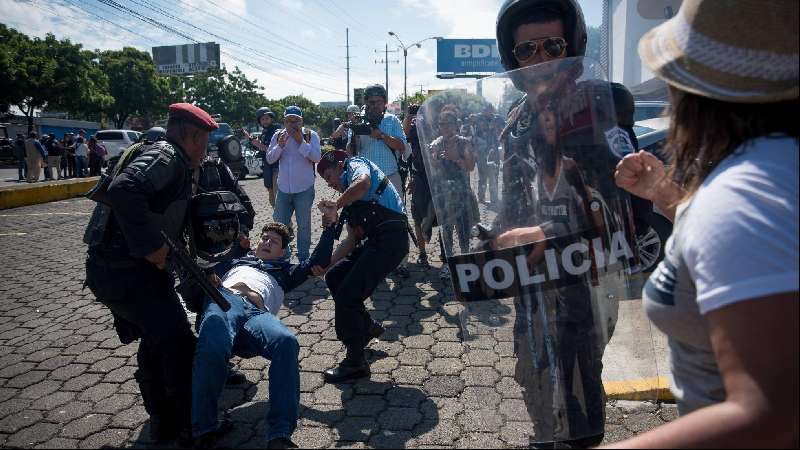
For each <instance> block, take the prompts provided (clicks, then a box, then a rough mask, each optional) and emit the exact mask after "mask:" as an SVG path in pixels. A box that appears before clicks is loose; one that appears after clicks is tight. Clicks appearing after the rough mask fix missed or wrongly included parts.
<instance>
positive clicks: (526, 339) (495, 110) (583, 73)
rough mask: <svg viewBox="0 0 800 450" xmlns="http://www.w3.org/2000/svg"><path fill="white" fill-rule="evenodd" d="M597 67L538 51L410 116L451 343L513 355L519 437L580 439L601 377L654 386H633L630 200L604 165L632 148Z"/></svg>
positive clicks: (644, 393)
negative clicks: (458, 317) (528, 429)
mask: <svg viewBox="0 0 800 450" xmlns="http://www.w3.org/2000/svg"><path fill="white" fill-rule="evenodd" d="M602 73H603V71H602V70H601V69H600V67H599V66H598V65H597V64H595V63H593V62H592V61H590V60H588V59H585V58H567V59H562V60H556V61H551V62H548V63H544V64H539V65H536V66H533V67H529V68H524V69H519V70H516V71H513V72H509V73H505V74H500V75H497V76H494V77H490V78H485V79H483V80H480V81H478V82H477V83H475V84H473V85H470V86H465V87H464V88H462V89H452V90H448V91H444V92H441V93H439V94H437V95H435V96H433V97H431V98H429V99H428V100H427V101H426V102H425V103H424V104H423V105H422V107H421V108H420V111H419V115H418V116H417V129H418V134H419V138H420V146H421V148H422V155H423V159H424V163H425V169H426V172H427V178H428V180H429V182H430V194H431V203H432V205H433V210H434V212H435V216H436V222H437V223H438V225H439V231H440V233H439V236H440V239H441V240H442V241H443V244H444V250H445V254H446V258H447V264H448V267H449V268H450V273H451V279H452V284H453V291H454V294H455V297H456V299H457V300H459V301H460V302H462V304H463V309H464V311H463V313H462V335H463V336H464V339H465V344H466V345H467V348H468V349H474V348H484V349H486V348H487V346H490V347H488V348H495V349H500V350H497V352H498V353H499V354H498V355H497V356H498V358H499V359H503V357H504V356H508V357H511V358H513V360H514V364H515V370H514V379H515V381H516V382H517V383H518V384H519V385H520V387H521V388H522V393H523V398H524V400H525V403H526V406H527V412H528V414H529V415H530V418H531V421H532V422H533V426H534V435H533V437H532V441H533V442H541V443H546V442H568V441H576V440H578V444H580V443H584V444H587V443H588V444H592V443H593V441H592V439H593V438H597V437H599V436H601V435H602V434H603V432H604V419H605V409H604V408H605V401H606V399H607V397H606V393H605V390H604V385H605V387H606V389H608V391H609V394H611V393H612V391H613V392H614V393H615V395H616V394H618V393H620V392H623V391H625V390H624V389H622V390H620V389H619V387H620V386H626V383H628V384H627V385H629V386H634V387H636V388H630V389H628V391H629V392H624V393H625V394H626V395H629V396H634V395H635V396H637V398H639V399H654V397H655V395H656V393H657V392H658V389H657V387H658V385H657V384H656V385H655V388H653V389H650V388H649V387H645V388H644V390H642V389H640V388H639V387H641V386H648V385H647V380H651V381H652V380H655V381H653V382H657V380H658V375H659V373H658V366H657V364H656V360H655V357H654V354H655V353H654V351H653V346H654V344H653V337H652V334H651V332H650V326H649V323H648V322H647V320H646V318H644V316H643V314H642V312H641V301H640V300H638V298H639V297H640V295H639V293H638V292H637V289H638V288H637V286H641V282H640V281H639V280H638V275H637V270H638V255H637V250H636V246H635V245H634V242H635V238H634V236H635V233H634V229H633V218H632V217H633V216H632V211H631V206H630V198H629V196H628V195H627V194H626V193H625V192H623V191H622V190H620V189H618V188H617V187H616V186H615V183H614V175H613V174H614V168H615V166H616V163H617V162H618V161H619V159H621V158H622V156H623V155H624V153H625V152H628V151H632V150H633V149H632V148H630V139H627V136H622V133H625V132H624V131H623V130H621V129H619V128H618V127H617V123H616V122H617V121H616V115H615V112H614V102H613V97H612V94H611V87H610V85H609V83H608V82H607V81H605V79H604V78H603V75H602ZM637 281H638V283H637ZM628 299H630V300H628ZM512 343H513V347H512ZM504 348H513V352H509V353H513V355H512V354H509V355H504V354H503V352H502V349H504ZM604 354H605V355H606V356H607V357H606V358H604ZM608 360H611V364H608V362H609V361H608ZM604 362H606V363H607V367H606V370H604V368H603V367H604ZM634 380H635V381H636V382H635V383H631V382H632V381H634ZM520 414H522V412H521V411H520ZM586 439H588V440H586ZM598 443H599V441H598Z"/></svg>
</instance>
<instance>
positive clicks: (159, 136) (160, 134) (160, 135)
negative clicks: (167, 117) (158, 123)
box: [144, 127, 167, 142]
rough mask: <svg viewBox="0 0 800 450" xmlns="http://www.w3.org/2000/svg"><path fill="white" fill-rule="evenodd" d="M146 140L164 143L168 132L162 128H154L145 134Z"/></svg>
mask: <svg viewBox="0 0 800 450" xmlns="http://www.w3.org/2000/svg"><path fill="white" fill-rule="evenodd" d="M144 135H145V139H147V140H148V141H150V142H157V141H163V140H165V139H166V138H167V130H165V129H163V128H161V127H153V128H150V129H149V130H147V131H145V133H144Z"/></svg>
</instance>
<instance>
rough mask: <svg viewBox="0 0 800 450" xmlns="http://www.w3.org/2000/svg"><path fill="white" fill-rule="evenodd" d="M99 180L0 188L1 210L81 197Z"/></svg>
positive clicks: (93, 178) (87, 179) (78, 180)
mask: <svg viewBox="0 0 800 450" xmlns="http://www.w3.org/2000/svg"><path fill="white" fill-rule="evenodd" d="M98 179H99V177H91V178H81V179H77V180H63V181H55V182H49V183H36V184H31V185H27V186H9V187H2V188H0V209H8V208H16V207H18V206H29V205H37V204H39V203H47V202H54V201H58V200H66V199H68V198H73V197H80V196H82V195H84V194H85V193H86V192H87V191H89V189H91V188H92V187H94V185H95V184H97V180H98Z"/></svg>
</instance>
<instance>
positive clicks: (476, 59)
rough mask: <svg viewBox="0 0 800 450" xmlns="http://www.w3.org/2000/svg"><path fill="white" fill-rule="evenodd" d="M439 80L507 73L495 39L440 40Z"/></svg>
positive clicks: (437, 56)
mask: <svg viewBox="0 0 800 450" xmlns="http://www.w3.org/2000/svg"><path fill="white" fill-rule="evenodd" d="M436 72H437V77H439V78H454V77H459V78H461V77H469V76H471V75H473V74H484V75H485V74H489V73H500V72H505V69H503V65H502V64H501V63H500V53H499V52H498V51H497V41H495V40H494V39H439V40H438V41H437V44H436Z"/></svg>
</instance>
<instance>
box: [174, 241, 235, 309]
mask: <svg viewBox="0 0 800 450" xmlns="http://www.w3.org/2000/svg"><path fill="white" fill-rule="evenodd" d="M161 236H162V237H163V238H164V240H165V241H166V242H167V245H168V246H169V248H170V250H171V251H172V253H173V254H174V255H175V261H176V262H177V264H178V265H179V266H180V267H181V269H183V270H184V271H185V272H186V273H187V274H188V275H189V278H190V279H192V280H193V281H194V282H195V283H197V285H198V286H200V288H201V289H202V290H203V292H205V294H206V295H208V296H209V297H211V300H214V303H216V304H217V305H218V306H219V307H220V308H221V309H222V310H223V311H228V310H229V309H231V304H230V303H229V302H228V300H227V299H226V298H225V297H224V296H223V295H222V294H220V292H219V291H218V290H217V288H215V287H214V286H212V285H211V283H210V282H209V281H208V278H207V277H206V274H205V272H203V271H202V270H201V269H200V267H198V265H197V263H195V262H194V260H193V259H192V257H191V256H189V254H188V253H186V250H185V249H184V248H183V247H181V246H179V245H177V244H175V242H173V241H172V239H170V237H169V236H167V233H164V232H163V231H162V232H161Z"/></svg>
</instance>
